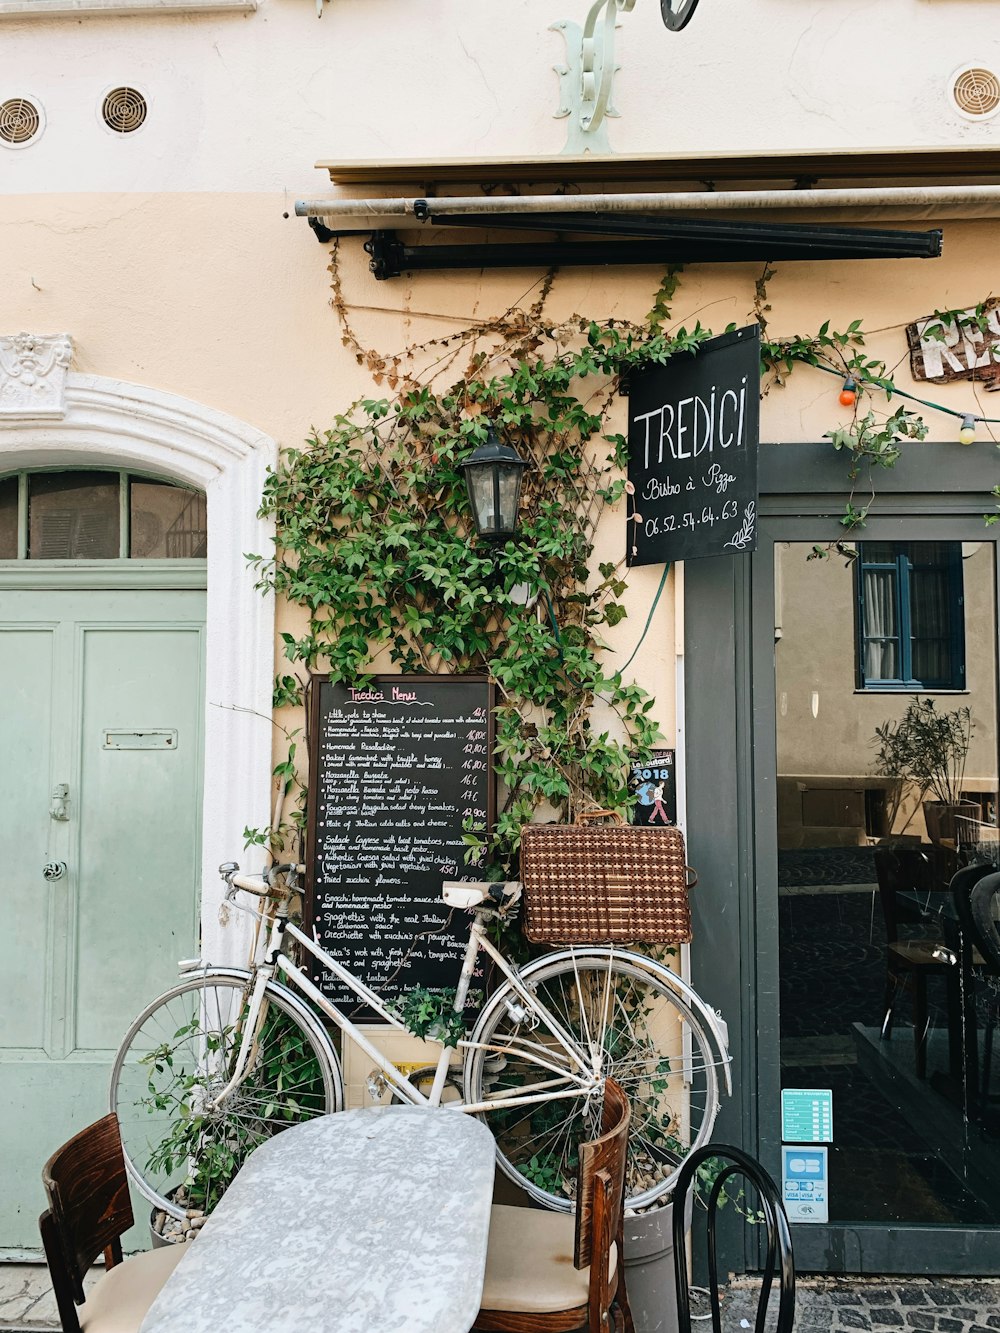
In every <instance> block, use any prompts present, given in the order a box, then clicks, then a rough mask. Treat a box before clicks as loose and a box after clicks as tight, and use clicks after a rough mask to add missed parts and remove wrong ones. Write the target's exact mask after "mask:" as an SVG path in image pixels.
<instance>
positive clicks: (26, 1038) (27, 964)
mask: <svg viewBox="0 0 1000 1333" xmlns="http://www.w3.org/2000/svg"><path fill="white" fill-rule="evenodd" d="M204 615H205V594H204V592H202V591H195V590H191V591H187V590H185V591H176V590H171V591H168V590H148V589H147V590H141V591H140V590H136V591H124V590H114V591H110V590H108V591H89V590H88V591H37V590H32V591H3V590H2V589H0V756H2V759H0V810H2V811H3V815H2V817H0V866H2V867H3V870H2V877H3V908H4V913H3V920H4V924H5V935H6V948H5V951H4V953H5V957H4V961H3V964H2V967H0V978H2V979H0V1124H2V1125H3V1137H2V1142H3V1151H2V1153H0V1255H2V1254H6V1255H8V1256H14V1255H16V1254H18V1253H20V1252H23V1251H25V1250H37V1248H38V1245H39V1241H38V1231H37V1218H38V1214H39V1212H40V1210H41V1208H42V1207H43V1196H42V1191H41V1184H40V1171H41V1167H42V1163H43V1162H44V1160H45V1158H46V1157H47V1156H48V1154H49V1153H50V1152H51V1151H52V1149H53V1148H55V1147H57V1146H58V1145H59V1144H60V1143H62V1142H63V1141H64V1140H65V1139H66V1138H67V1137H68V1136H69V1135H70V1134H72V1133H73V1132H75V1131H76V1130H77V1129H80V1128H82V1127H83V1126H84V1125H86V1124H89V1123H90V1122H91V1121H92V1120H94V1119H96V1118H97V1117H98V1116H100V1115H102V1114H103V1113H104V1112H105V1111H106V1109H107V1096H108V1073H109V1068H110V1063H111V1059H112V1057H113V1054H114V1051H115V1049H116V1047H117V1044H118V1041H119V1039H120V1037H121V1035H122V1033H123V1032H124V1030H125V1027H126V1026H127V1024H128V1022H129V1021H130V1019H131V1018H132V1017H133V1015H134V1014H135V1013H136V1012H137V1010H138V1009H139V1008H140V1007H141V1005H142V1004H143V1003H145V1002H146V1001H147V1000H148V999H150V998H152V997H153V996H154V995H155V994H157V993H158V991H160V990H161V989H163V988H164V987H165V986H166V985H168V984H169V983H170V981H171V980H172V979H173V978H174V977H175V976H176V971H177V960H178V959H179V958H183V957H188V956H191V955H192V953H194V952H196V940H197V915H198V883H199V875H198V867H199V845H200V837H199V834H200V818H201V774H202V715H203V702H202V696H203V686H202V672H203V655H204V654H203V629H204ZM62 788H65V796H64V797H63V794H62V791H61V789H62ZM48 863H51V865H52V866H55V867H56V870H57V873H58V872H59V871H60V870H61V867H63V866H64V867H65V869H64V870H61V873H59V877H58V878H52V879H47V878H46V877H45V874H44V871H45V867H46V865H47V864H48ZM49 873H50V874H51V873H52V871H51V869H50V872H49Z"/></svg>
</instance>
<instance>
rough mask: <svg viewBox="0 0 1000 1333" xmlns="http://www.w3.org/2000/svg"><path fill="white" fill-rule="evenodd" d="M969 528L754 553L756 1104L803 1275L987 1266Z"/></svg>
mask: <svg viewBox="0 0 1000 1333" xmlns="http://www.w3.org/2000/svg"><path fill="white" fill-rule="evenodd" d="M981 524H982V520H981V519H979V521H978V523H972V522H970V521H968V520H964V519H961V520H947V519H934V520H923V521H921V520H913V521H905V522H903V521H900V520H891V521H890V520H882V521H881V523H880V522H879V521H878V520H872V521H870V523H869V525H868V527H867V528H866V529H865V532H864V536H863V539H862V540H860V541H857V542H853V543H844V542H828V541H827V540H825V537H826V536H827V534H828V531H829V529H828V526H827V525H826V524H823V523H818V524H814V525H813V529H812V531H810V525H809V523H808V521H807V520H803V519H779V518H775V519H772V520H770V521H768V522H765V524H763V525H762V537H766V540H765V541H762V544H761V548H760V550H759V551H758V553H757V555H755V556H754V557H753V562H754V572H753V576H752V585H753V596H752V608H753V611H752V614H753V619H754V621H755V622H756V624H755V628H754V635H755V645H756V647H755V651H754V654H753V664H752V676H753V695H754V701H755V714H754V715H755V744H756V743H758V742H761V741H765V742H766V744H763V745H762V746H760V748H759V749H755V756H756V768H757V790H758V792H763V793H764V794H765V799H763V800H758V802H757V808H756V811H755V822H756V834H757V844H758V849H759V852H758V881H757V885H756V893H757V901H758V904H759V906H760V907H761V908H764V909H765V916H766V917H767V919H769V920H770V921H772V922H773V931H774V934H773V936H772V942H773V944H774V948H775V954H774V964H775V973H776V975H775V976H774V981H775V983H776V985H775V998H776V1003H774V1002H772V1001H771V1000H770V999H769V998H768V997H764V996H759V997H758V999H759V1002H760V1003H761V1008H760V1010H759V1013H758V1026H759V1031H760V1034H761V1042H762V1046H761V1048H760V1050H759V1058H760V1061H761V1067H762V1071H764V1072H765V1078H764V1079H763V1081H762V1084H761V1089H762V1091H764V1093H765V1095H764V1097H763V1099H762V1101H761V1103H760V1104H759V1106H758V1114H759V1116H760V1137H761V1143H762V1148H763V1151H764V1154H765V1157H766V1159H767V1160H768V1162H769V1164H770V1165H771V1166H772V1167H773V1168H774V1169H775V1170H776V1171H777V1172H778V1173H780V1174H782V1175H783V1176H784V1177H785V1178H786V1179H787V1180H788V1182H789V1184H788V1199H789V1202H790V1211H791V1213H792V1216H793V1219H794V1222H795V1232H796V1247H797V1253H798V1257H799V1261H800V1264H801V1266H802V1267H803V1268H812V1269H814V1270H816V1269H818V1270H827V1271H846V1272H852V1271H853V1272H883V1273H884V1272H940V1273H945V1272H949V1271H955V1272H972V1273H977V1272H982V1273H986V1272H996V1271H997V1248H998V1247H997V1239H998V1238H1000V1233H997V1232H995V1231H994V1230H993V1228H994V1227H995V1226H997V1225H998V1224H1000V1059H994V1058H993V1057H994V1050H995V1049H996V1052H997V1055H998V1056H1000V1042H998V1040H997V1033H996V1028H997V1025H998V1017H1000V1003H998V1001H1000V977H997V976H994V975H992V973H991V971H990V968H989V966H988V965H987V964H986V962H985V960H984V958H983V957H982V955H981V953H980V951H979V950H978V949H977V948H976V946H975V939H974V936H973V934H972V931H971V927H970V923H969V919H968V914H967V911H966V904H967V901H968V892H969V889H970V887H971V884H972V882H973V881H974V879H975V878H976V876H977V874H978V873H980V872H977V871H975V870H973V869H971V867H974V866H982V867H983V870H984V872H985V871H986V870H992V869H994V868H996V866H997V865H998V862H1000V856H998V852H1000V847H998V837H1000V834H998V828H997V818H998V761H997V756H998V708H997V690H998V671H997V643H998V638H997V631H998V624H997V548H996V544H995V543H994V542H993V541H992V540H986V539H985V538H986V530H985V529H983V527H982V526H981ZM975 538H978V540H976V539H975ZM762 616H766V620H767V628H766V629H765V627H764V626H762V624H761V623H760V617H762ZM772 625H773V639H772V645H773V646H772V647H771V651H766V650H765V649H764V644H765V642H766V640H767V639H770V638H771V633H770V627H771V626H772ZM767 732H770V734H764V733H767ZM772 738H773V740H772ZM765 755H766V756H767V758H766V761H764V762H766V764H767V767H768V768H769V769H770V774H769V776H770V775H773V783H772V782H771V781H768V782H765V783H763V784H762V783H761V782H760V777H761V776H762V774H761V769H762V767H763V763H762V761H763V760H764V756H765ZM966 867H969V868H970V869H969V870H968V872H967V873H966V874H964V875H959V872H960V871H962V870H963V869H965V868H966ZM956 876H958V878H956ZM765 1033H766V1034H767V1036H766V1037H765ZM765 1090H767V1091H765ZM831 1107H832V1117H831V1118H830V1119H829V1120H828V1118H827V1112H828V1108H831ZM803 1111H806V1112H807V1113H808V1119H807V1121H806V1122H805V1123H803V1120H802V1112H803ZM796 1117H798V1118H796ZM824 1159H825V1160H824ZM974 1255H976V1256H978V1257H973V1256H974ZM991 1256H992V1257H991Z"/></svg>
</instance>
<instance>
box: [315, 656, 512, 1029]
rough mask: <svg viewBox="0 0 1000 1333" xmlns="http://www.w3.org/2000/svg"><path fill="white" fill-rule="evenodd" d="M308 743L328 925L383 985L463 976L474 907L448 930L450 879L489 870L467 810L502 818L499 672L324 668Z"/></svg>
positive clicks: (347, 999) (327, 980) (387, 991)
mask: <svg viewBox="0 0 1000 1333" xmlns="http://www.w3.org/2000/svg"><path fill="white" fill-rule="evenodd" d="M309 749H310V764H309V849H308V856H307V889H308V904H307V911H308V915H309V917H310V918H311V921H312V924H313V926H314V927H315V931H316V938H317V939H318V940H319V942H320V943H321V944H322V945H323V946H324V948H326V949H327V950H328V951H329V953H331V954H332V955H333V956H334V957H335V958H336V959H337V961H338V962H340V963H343V964H344V965H345V966H346V967H348V968H349V969H350V970H351V971H352V972H354V973H355V974H356V975H357V976H358V977H360V978H361V980H362V981H364V982H366V983H367V984H368V985H370V986H371V987H372V989H373V990H376V991H378V992H379V994H380V995H384V996H397V995H400V994H402V993H403V992H404V991H406V990H408V989H409V988H410V987H412V986H445V987H449V988H451V987H454V985H455V984H456V982H457V981H458V974H459V969H460V963H461V958H462V949H463V942H464V940H463V937H465V936H467V933H468V919H467V918H466V917H465V915H464V914H462V915H460V916H459V917H457V918H456V920H455V921H454V922H453V924H452V928H450V929H449V930H448V931H447V932H445V933H443V934H442V933H437V932H440V930H441V927H442V926H443V925H444V922H445V921H446V920H447V917H448V914H449V910H450V909H449V908H447V907H446V906H445V904H444V902H443V901H442V899H441V883H442V880H445V879H477V878H480V874H479V872H478V871H477V869H476V867H475V866H471V865H469V864H467V863H466V861H465V846H464V844H463V842H462V823H463V820H464V819H465V818H466V817H471V818H472V819H474V820H475V821H476V822H477V823H479V824H481V825H482V826H484V827H488V826H491V825H492V823H493V817H494V804H493V792H494V784H493V776H492V775H493V764H492V755H493V720H492V691H491V686H490V684H489V681H488V680H487V678H486V677H485V676H377V677H376V678H375V680H374V681H373V683H372V684H371V685H370V686H365V687H364V688H353V687H351V686H347V685H333V684H331V683H330V681H329V680H328V679H327V678H326V677H321V676H314V677H313V680H312V697H311V705H310V731H309ZM404 960H405V961H404ZM317 984H318V985H319V986H320V987H321V989H322V990H323V991H324V993H325V994H326V995H328V996H329V998H330V999H331V1000H332V1001H333V1002H334V1003H335V1004H343V1005H346V1006H347V1008H348V1012H350V1013H356V1012H357V1000H356V997H354V996H353V995H351V993H350V992H349V991H346V990H344V989H343V988H342V987H340V986H339V985H338V983H337V982H336V981H335V980H334V978H333V977H331V976H330V975H329V973H324V972H322V971H320V972H319V973H318V975H317ZM366 1016H367V1017H371V1015H370V1014H368V1015H366V1014H365V1013H362V1014H361V1017H366Z"/></svg>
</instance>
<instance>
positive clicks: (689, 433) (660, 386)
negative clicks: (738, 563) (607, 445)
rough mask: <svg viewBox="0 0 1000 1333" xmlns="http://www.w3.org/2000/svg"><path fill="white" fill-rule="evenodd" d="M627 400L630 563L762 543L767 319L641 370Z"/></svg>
mask: <svg viewBox="0 0 1000 1333" xmlns="http://www.w3.org/2000/svg"><path fill="white" fill-rule="evenodd" d="M628 404H629V429H628V454H629V462H628V479H629V481H630V482H631V484H632V486H633V487H634V491H633V493H632V495H631V502H632V503H631V504H630V506H629V515H628V517H629V525H628V532H627V534H626V543H627V549H626V558H627V561H628V563H629V564H630V565H659V564H665V563H666V562H667V561H671V560H692V559H695V558H696V557H698V556H707V555H723V554H732V553H734V552H737V551H752V550H754V549H755V547H756V544H757V453H758V444H759V436H760V424H759V423H760V328H759V326H758V325H756V324H751V325H748V327H746V328H743V329H735V330H734V331H733V332H731V333H724V334H722V336H721V337H719V338H712V339H711V340H710V341H709V342H706V343H703V344H702V346H701V347H700V348H699V349H698V351H697V352H695V353H691V354H684V355H678V356H674V357H672V358H671V359H670V360H669V361H668V362H667V364H666V365H664V366H649V367H647V368H645V369H643V370H641V371H637V372H636V373H635V374H633V375H632V377H631V379H630V381H629V398H628Z"/></svg>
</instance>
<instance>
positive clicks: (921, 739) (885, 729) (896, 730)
mask: <svg viewBox="0 0 1000 1333" xmlns="http://www.w3.org/2000/svg"><path fill="white" fill-rule="evenodd" d="M974 728H975V724H974V723H973V721H972V712H971V710H970V709H969V708H968V707H962V708H955V709H952V710H951V711H950V712H945V711H942V710H939V709H938V708H937V706H936V705H935V702H934V700H933V699H921V698H915V699H911V700H910V702H909V703H908V704H907V706H906V712H905V713H904V714H903V716H902V717H901V718H900V719H899V720H898V721H892V720H889V721H887V722H883V723H882V725H881V726H880V727H876V728H875V737H874V741H873V744H876V745H878V747H879V750H878V756H877V759H876V768H877V771H878V772H880V773H883V774H884V775H885V776H887V777H891V778H895V779H901V780H902V781H903V782H905V783H910V784H912V785H913V786H915V787H916V788H917V789H918V791H919V799H921V800H922V801H923V813H924V822H925V824H926V826H927V836H928V837H929V838H930V840H931V842H941V841H942V840H945V839H947V840H951V841H955V840H956V838H955V834H956V827H955V818H956V816H959V815H961V816H963V817H966V818H969V819H978V818H979V817H980V814H981V811H980V807H979V805H978V804H977V803H976V802H975V801H969V800H965V799H964V798H963V794H962V785H963V783H964V780H965V764H966V760H967V758H968V754H969V746H970V744H971V742H972V733H973V730H974ZM928 796H930V797H931V799H926V798H927V797H928Z"/></svg>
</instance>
